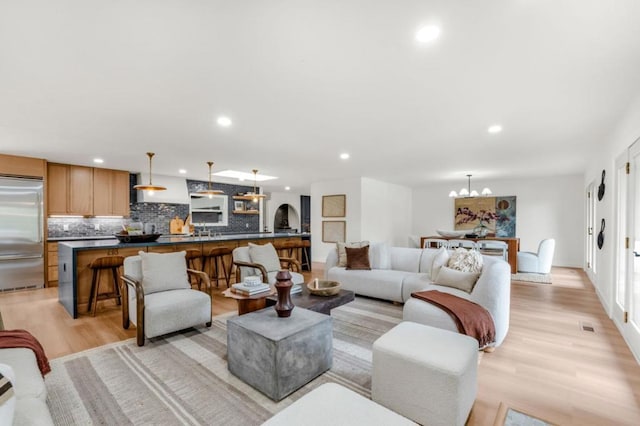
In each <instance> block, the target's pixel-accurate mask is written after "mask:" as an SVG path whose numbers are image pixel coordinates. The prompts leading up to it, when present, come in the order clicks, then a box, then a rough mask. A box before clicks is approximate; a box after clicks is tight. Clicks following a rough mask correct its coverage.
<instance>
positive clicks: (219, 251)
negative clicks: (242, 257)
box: [206, 247, 233, 287]
mask: <svg viewBox="0 0 640 426" xmlns="http://www.w3.org/2000/svg"><path fill="white" fill-rule="evenodd" d="M232 252H233V250H232V249H231V248H229V247H216V248H212V249H211V250H209V254H208V255H207V256H206V259H209V278H210V279H211V281H215V282H216V287H218V283H219V281H220V269H219V268H218V262H220V265H222V273H223V276H224V280H225V281H226V282H227V287H229V286H230V285H231V266H229V268H227V263H226V262H225V256H229V255H231V253H232Z"/></svg>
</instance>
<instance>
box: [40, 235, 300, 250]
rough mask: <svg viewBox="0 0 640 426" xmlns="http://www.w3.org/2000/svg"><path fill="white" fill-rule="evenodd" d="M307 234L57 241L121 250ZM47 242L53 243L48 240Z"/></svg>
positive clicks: (76, 247) (71, 244) (64, 243)
mask: <svg viewBox="0 0 640 426" xmlns="http://www.w3.org/2000/svg"><path fill="white" fill-rule="evenodd" d="M310 235H311V234H309V233H270V232H269V233H264V232H260V233H253V234H226V235H218V236H215V237H190V236H186V235H184V236H181V235H174V236H171V235H167V236H162V237H160V238H158V240H157V241H155V242H147V243H121V242H119V241H118V239H116V238H114V237H106V238H102V239H88V238H82V239H78V238H76V239H73V240H57V241H59V242H60V244H63V245H65V246H67V247H70V248H72V249H73V250H79V249H92V248H95V249H100V248H123V247H149V246H161V245H168V244H188V243H207V242H216V241H236V240H258V239H269V238H289V237H308V236H310ZM49 241H53V240H52V239H50V240H49Z"/></svg>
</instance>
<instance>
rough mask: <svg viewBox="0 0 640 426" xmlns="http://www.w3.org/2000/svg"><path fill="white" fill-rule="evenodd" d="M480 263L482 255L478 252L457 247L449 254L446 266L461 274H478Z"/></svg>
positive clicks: (480, 269)
mask: <svg viewBox="0 0 640 426" xmlns="http://www.w3.org/2000/svg"><path fill="white" fill-rule="evenodd" d="M482 263H483V262H482V255H481V254H480V252H479V251H477V250H466V249H463V248H462V247H458V248H457V249H455V250H454V252H453V253H452V254H451V258H450V259H449V264H448V266H449V268H451V269H457V270H458V271H462V272H480V271H482Z"/></svg>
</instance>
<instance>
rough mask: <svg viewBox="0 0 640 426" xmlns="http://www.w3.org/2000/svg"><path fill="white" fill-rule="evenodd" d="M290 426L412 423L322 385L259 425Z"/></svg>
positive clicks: (331, 385)
mask: <svg viewBox="0 0 640 426" xmlns="http://www.w3.org/2000/svg"><path fill="white" fill-rule="evenodd" d="M290 425H305V426H325V425H367V426H377V425H380V426H390V425H398V426H402V425H415V423H413V422H412V421H410V420H409V419H406V418H404V417H402V416H401V415H399V414H397V413H394V412H393V411H391V410H388V409H386V408H384V407H383V406H381V405H378V404H376V403H375V402H373V401H371V400H370V399H367V398H365V397H363V396H361V395H358V394H357V393H355V392H353V391H351V390H349V389H347V388H345V387H343V386H340V385H338V384H335V383H325V384H324V385H322V386H319V387H317V388H316V389H314V390H312V391H311V392H309V393H308V394H306V395H305V396H303V397H302V398H300V399H299V400H297V401H296V402H294V403H293V404H291V405H290V406H288V407H287V408H285V409H284V410H282V411H280V412H279V413H278V414H276V415H275V416H273V417H271V418H270V419H269V420H267V421H266V422H265V423H263V426H290Z"/></svg>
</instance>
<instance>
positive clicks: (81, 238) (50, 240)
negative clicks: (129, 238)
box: [47, 235, 113, 243]
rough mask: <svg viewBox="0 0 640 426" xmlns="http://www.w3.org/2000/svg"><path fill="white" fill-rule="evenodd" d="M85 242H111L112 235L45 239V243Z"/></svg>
mask: <svg viewBox="0 0 640 426" xmlns="http://www.w3.org/2000/svg"><path fill="white" fill-rule="evenodd" d="M87 240H113V235H94V236H90V237H88V236H87V237H47V242H52V243H54V242H56V241H87Z"/></svg>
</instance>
